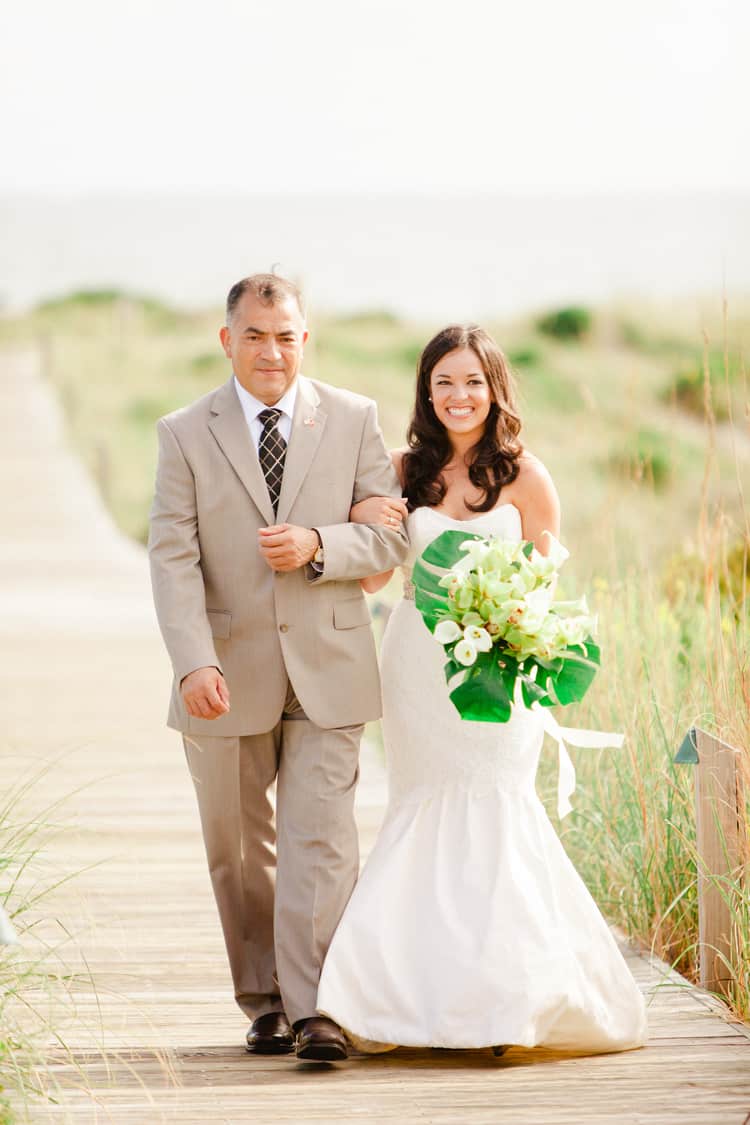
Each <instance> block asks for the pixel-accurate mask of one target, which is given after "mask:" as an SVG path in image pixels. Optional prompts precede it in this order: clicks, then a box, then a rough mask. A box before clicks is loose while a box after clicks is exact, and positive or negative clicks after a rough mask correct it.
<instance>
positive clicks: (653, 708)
mask: <svg viewBox="0 0 750 1125" xmlns="http://www.w3.org/2000/svg"><path fill="white" fill-rule="evenodd" d="M712 390H713V388H712V382H711V374H710V371H709V368H708V364H706V366H705V371H704V405H705V467H704V474H703V494H702V504H701V508H700V515H699V519H698V523H697V526H696V527H694V528H692V529H686V531H687V530H690V531H692V536H691V540H692V544H693V545H692V548H690V549H686V548H685V547H680V546H679V545H678V544H675V551H674V553H673V554H672V556H671V557H668V558H665V559H664V561H663V566H662V567H661V569H659V570H648V569H639V568H636V567H631V568H630V569H627V570H622V569H620V568H618V566H617V562H616V560H615V561H614V565H613V568H612V572H611V573H610V574H609V575H608V576H606V577H599V578H598V579H597V580H595V583H594V586H595V603H596V607H597V609H598V611H599V613H600V617H601V624H602V633H601V639H602V646H603V650H604V654H605V656H604V666H605V668H604V671H603V673H602V675H601V677H600V681H599V683H598V684H597V685H596V686H595V688H594V689H593V690H592V692H591V695H590V698H589V699H588V700H587V701H586V702H585V705H584V706H583V707H582V708H581V713H579V715H578V716H577V717H576V722H582V723H586V722H589V723H591V725H604V726H607V728H608V729H619V730H624V731H625V732H626V736H627V737H626V744H625V748H624V750H622V751H614V752H613V751H606V752H602V753H599V754H598V755H597V756H592V755H586V754H585V752H580V751H579V752H578V757H577V771H578V777H579V795H578V798H577V811H576V813H575V814H574V816H572V817H571V823H570V825H568V826H566V827H564V829H563V834H564V841H565V845H566V847H567V849H568V851H569V852H570V854H571V856H572V858H573V859H574V862H575V863H576V865H577V867H578V869H579V870H580V871H581V873H582V874H583V876H584V878H585V879H586V881H587V883H588V885H589V886H590V888H591V890H592V892H593V894H594V896H595V897H596V899H597V901H598V903H599V904H600V906H601V908H602V909H603V910H604V912H605V913H606V914H607V915H608V917H610V918H611V919H613V920H614V921H615V922H617V923H619V924H620V925H621V926H622V927H623V929H624V930H625V931H626V932H627V933H628V934H629V935H631V936H632V937H634V938H636V939H639V940H640V941H642V942H645V943H647V944H649V945H650V946H651V947H652V948H653V949H654V950H655V952H656V953H657V954H659V956H661V957H662V958H664V959H665V960H666V961H668V962H669V963H671V964H674V965H675V967H676V968H677V969H679V970H680V971H681V972H682V973H684V974H686V975H687V976H688V977H689V978H691V979H696V978H697V972H698V965H697V959H698V946H697V940H698V896H697V871H698V866H699V863H700V857H699V855H698V852H697V846H696V832H695V808H694V789H693V787H694V777H693V769H694V767H692V766H689V765H677V764H675V762H674V757H675V753H676V751H677V749H678V747H679V745H680V743H681V741H682V739H683V737H684V735H685V734H686V732H687V730H688V728H689V727H690V726H692V725H699V726H702V727H703V728H704V729H706V730H708V731H709V732H710V733H713V734H715V735H716V736H717V737H719V738H721V739H723V740H724V741H725V742H727V743H729V744H730V745H732V746H734V747H736V748H738V749H740V750H741V770H742V773H743V775H744V777H745V783H746V784H745V793H746V794H749V795H750V624H749V620H748V593H749V587H750V507H749V506H748V498H747V496H746V495H745V493H744V484H745V482H744V480H743V471H742V461H743V459H744V458H743V457H740V456H739V453H738V455H737V457H736V475H735V480H734V482H733V485H732V487H733V488H734V490H735V492H736V500H737V503H735V504H734V505H733V508H732V510H733V512H734V515H733V516H731V517H730V516H729V515H728V512H727V507H726V505H725V504H724V503H723V502H722V500H721V499H718V500H717V499H712V498H711V497H712V496H721V495H726V487H725V488H724V489H717V488H712V484H715V483H716V482H715V477H716V474H717V459H716V444H717V443H716V420H715V417H714V413H713V410H712V398H713V394H712ZM745 390H746V383H745ZM745 400H746V404H747V406H746V416H747V417H749V418H750V400H748V399H747V395H745ZM735 436H736V440H737V441H738V442H739V441H747V438H746V437H745V435H744V434H742V433H741V432H740V431H739V429H738V430H737V431H736V435H735ZM727 483H728V482H726V481H725V482H724V485H725V486H726V485H727ZM745 813H746V816H747V817H748V821H749V822H750V815H748V814H749V813H750V807H746V809H745ZM715 882H716V884H717V885H718V886H719V888H720V891H721V893H722V896H723V897H724V898H725V900H726V902H727V903H728V904H729V908H730V911H731V916H732V924H733V934H732V935H731V936H732V948H733V953H732V957H731V963H730V964H728V965H726V970H727V973H728V975H729V977H730V980H729V982H728V986H727V999H728V1001H729V1004H730V1006H731V1007H732V1008H733V1010H734V1011H735V1012H736V1013H737V1014H738V1015H739V1016H740V1017H742V1018H745V1019H748V1018H750V852H746V854H745V855H744V857H743V861H742V863H741V865H740V867H739V868H738V869H737V870H736V871H734V872H733V873H732V874H731V875H730V876H729V877H727V878H722V879H720V880H715Z"/></svg>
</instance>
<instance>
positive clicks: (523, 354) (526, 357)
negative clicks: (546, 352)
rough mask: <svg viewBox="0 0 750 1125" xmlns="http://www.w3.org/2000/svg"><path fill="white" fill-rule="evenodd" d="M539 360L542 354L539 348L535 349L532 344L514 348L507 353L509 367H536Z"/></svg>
mask: <svg viewBox="0 0 750 1125" xmlns="http://www.w3.org/2000/svg"><path fill="white" fill-rule="evenodd" d="M541 358H542V353H541V352H540V350H539V348H535V347H534V346H533V345H532V344H527V345H526V346H525V347H520V348H514V349H513V351H511V352H509V353H508V361H509V362H510V365H511V367H536V365H537V364H538V363H539V362H540V361H541Z"/></svg>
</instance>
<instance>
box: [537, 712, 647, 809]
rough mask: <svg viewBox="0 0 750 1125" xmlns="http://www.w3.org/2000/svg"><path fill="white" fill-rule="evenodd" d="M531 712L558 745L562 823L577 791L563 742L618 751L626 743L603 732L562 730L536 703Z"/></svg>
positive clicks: (589, 748)
mask: <svg viewBox="0 0 750 1125" xmlns="http://www.w3.org/2000/svg"><path fill="white" fill-rule="evenodd" d="M532 710H534V711H536V712H537V714H539V715H541V717H542V725H543V727H544V731H545V733H546V734H548V735H550V737H551V738H554V740H555V741H556V742H557V750H558V765H557V815H558V816H559V817H560V819H561V820H562V818H563V817H565V816H567V815H568V813H569V812H570V811H571V810H572V808H573V806H572V805H571V803H570V798H571V797H572V796H573V794H574V793H575V788H576V771H575V766H574V765H573V763H572V761H571V760H570V754H569V753H568V748H567V746H566V745H565V743H566V741H567V742H569V743H570V744H571V746H581V747H583V748H584V749H587V750H608V749H614V750H619V749H620V747H621V746H622V744H623V742H624V741H625V735H624V734H614V733H611V732H609V731H602V730H579V729H578V728H577V727H561V726H560V724H559V723H558V721H557V719H556V718H555V717H554V715H551V714H550V712H549V709H548V708H547V707H542V706H540V704H539V703H535V704H534V705H533V708H532Z"/></svg>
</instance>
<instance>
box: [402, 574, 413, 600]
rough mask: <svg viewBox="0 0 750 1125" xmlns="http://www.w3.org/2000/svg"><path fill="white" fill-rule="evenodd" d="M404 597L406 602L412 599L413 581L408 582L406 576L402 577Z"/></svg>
mask: <svg viewBox="0 0 750 1125" xmlns="http://www.w3.org/2000/svg"><path fill="white" fill-rule="evenodd" d="M404 597H405V598H406V600H407V602H413V601H414V583H413V582H410V581H409V579H408V578H405V579H404Z"/></svg>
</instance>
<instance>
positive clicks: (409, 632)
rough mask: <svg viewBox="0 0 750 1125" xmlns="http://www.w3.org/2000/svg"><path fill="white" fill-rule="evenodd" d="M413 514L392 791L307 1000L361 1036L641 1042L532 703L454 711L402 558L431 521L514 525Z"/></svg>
mask: <svg viewBox="0 0 750 1125" xmlns="http://www.w3.org/2000/svg"><path fill="white" fill-rule="evenodd" d="M408 527H409V534H410V538H411V551H410V555H409V558H408V560H407V563H406V565H405V567H404V571H405V575H404V576H405V580H406V583H405V597H404V599H403V600H402V601H400V602H399V603H398V605H397V606H396V607H395V609H394V611H393V613H392V615H391V618H390V621H389V622H388V627H387V630H386V634H385V637H384V639H383V646H382V655H381V664H382V678H383V700H384V715H383V733H384V740H385V747H386V758H387V767H388V783H389V803H388V809H387V813H386V817H385V820H384V823H383V826H382V828H381V830H380V833H379V835H378V838H377V841H376V843H375V847H374V849H373V852H372V854H371V855H370V857H369V859H368V861H367V863H366V865H365V867H364V870H363V872H362V875H361V877H360V880H359V882H358V884H357V886H356V888H355V890H354V893H353V895H352V897H351V900H350V902H349V904H348V906H347V908H346V911H345V913H344V916H343V918H342V919H341V922H340V924H339V926H338V929H337V930H336V933H335V935H334V938H333V942H332V943H331V947H330V950H329V952H328V956H327V958H326V961H325V965H324V967H323V973H322V976H321V981H320V990H319V993H318V1009H319V1011H321V1012H323V1013H326V1014H327V1015H329V1016H331V1017H332V1018H333V1019H334V1020H335V1021H336V1022H337V1023H339V1024H340V1025H341V1026H342V1027H344V1028H345V1029H346V1031H347V1033H348V1034H349V1035H350V1036H351V1038H352V1041H353V1042H354V1044H355V1045H356V1046H359V1047H361V1048H363V1049H365V1050H368V1049H369V1050H378V1049H383V1048H384V1047H385V1045H400V1046H411V1047H428V1046H429V1047H455V1048H461V1047H486V1046H491V1045H494V1044H520V1045H523V1046H527V1047H532V1046H537V1045H544V1046H545V1047H551V1048H557V1049H561V1050H570V1051H584V1052H598V1051H617V1050H626V1049H629V1048H633V1047H638V1046H640V1045H641V1044H642V1043H643V1042H644V1039H645V1036H646V1019H645V1008H644V1003H643V998H642V996H641V994H640V992H639V990H638V988H637V986H636V984H635V982H634V980H633V978H632V976H631V974H630V972H629V970H628V968H627V966H626V964H625V961H624V960H623V958H622V955H621V954H620V951H619V950H618V948H617V945H616V944H615V941H614V940H613V938H612V935H611V934H610V931H609V929H608V927H607V925H606V923H605V922H604V919H603V918H602V916H601V914H600V913H599V911H598V909H597V907H596V905H595V904H594V902H593V900H592V898H591V896H590V895H589V893H588V891H587V890H586V888H585V886H584V884H583V882H582V881H581V879H580V877H579V876H578V874H577V872H576V870H575V868H574V867H573V865H572V864H571V862H570V860H569V859H568V857H567V855H566V854H565V851H564V850H563V847H562V845H561V844H560V841H559V840H558V838H557V835H556V833H555V831H554V829H553V827H552V825H551V823H550V821H549V819H548V817H547V815H546V813H545V811H544V808H543V806H542V804H541V803H540V801H539V799H538V797H537V795H536V792H535V789H534V778H535V774H536V770H537V763H538V760H539V752H540V748H541V744H542V739H543V730H542V726H541V719H540V716H539V715H538V714H537V713H534V712H529V711H517V712H514V713H513V715H512V716H511V720H510V722H508V723H505V724H497V723H476V722H467V721H464V720H463V719H461V718H460V717H459V715H458V712H457V711H456V710H455V708H454V707H453V704H452V703H451V701H450V699H449V697H448V692H447V690H446V686H445V677H444V674H443V664H444V654H443V648H442V646H441V645H440V644H438V642H436V641H435V639H434V638H433V637H432V635H431V634H430V632H429V630H428V629H427V627H426V626H425V624H424V623H423V621H422V618H421V615H420V614H419V612H418V611H417V609H416V607H415V605H414V602H413V594H411V589H412V588H411V586H410V583H409V577H410V573H411V566H412V565H413V562H414V559H415V558H416V557H417V556H418V555H419V554H420V553H421V552H422V551H423V550H424V549H425V547H426V546H427V544H428V543H429V542H431V541H432V540H433V539H434V538H435V537H436V536H437V535H439V534H440V533H441V532H442V531H444V530H445V529H446V528H454V527H455V528H460V527H465V528H466V531H467V532H469V533H471V532H479V533H480V534H482V535H489V534H493V535H500V536H503V537H506V538H512V539H520V538H521V518H520V514H519V512H518V509H517V508H515V507H514V506H513V505H511V504H503V505H501V506H500V507H497V508H495V509H493V510H492V511H491V512H487V513H484V514H482V515H479V516H477V517H476V519H471V520H467V521H464V522H459V521H458V520H453V519H451V518H450V517H448V516H445V515H443V514H442V513H439V512H436V511H434V510H433V509H431V508H418V509H417V510H416V511H414V512H413V513H412V514H411V515H410V516H409V521H408ZM410 594H411V597H410Z"/></svg>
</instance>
